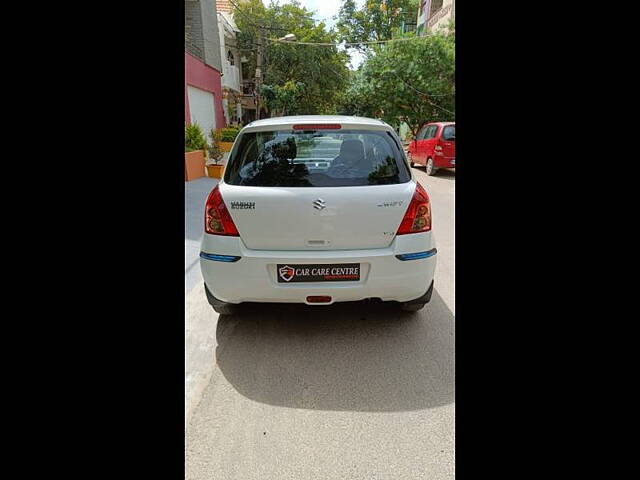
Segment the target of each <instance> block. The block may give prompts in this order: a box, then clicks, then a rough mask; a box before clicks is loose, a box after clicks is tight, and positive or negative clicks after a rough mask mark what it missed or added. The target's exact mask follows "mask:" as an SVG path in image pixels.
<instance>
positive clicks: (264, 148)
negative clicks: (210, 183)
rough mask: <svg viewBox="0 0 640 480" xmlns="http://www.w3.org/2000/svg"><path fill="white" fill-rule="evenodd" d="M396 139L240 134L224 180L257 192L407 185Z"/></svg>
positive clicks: (336, 133)
mask: <svg viewBox="0 0 640 480" xmlns="http://www.w3.org/2000/svg"><path fill="white" fill-rule="evenodd" d="M400 148H401V147H400V145H399V144H398V142H397V140H396V138H395V137H394V136H393V135H392V134H391V132H388V131H375V130H301V131H297V130H280V131H270V132H249V133H243V134H241V136H240V138H239V139H238V141H237V142H236V145H235V146H234V148H233V151H232V152H231V157H230V159H229V162H228V166H227V171H226V173H225V177H224V180H225V182H226V183H228V184H231V185H247V186H256V187H346V186H358V185H388V184H395V183H406V182H408V181H409V180H410V179H411V175H410V173H409V171H408V168H407V166H406V163H405V162H404V160H403V156H402V151H401V149H400Z"/></svg>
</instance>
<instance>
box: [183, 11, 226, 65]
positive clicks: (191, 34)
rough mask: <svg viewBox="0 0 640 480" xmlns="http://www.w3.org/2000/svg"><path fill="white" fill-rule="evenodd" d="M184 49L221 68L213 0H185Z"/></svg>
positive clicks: (216, 18) (208, 63) (216, 19)
mask: <svg viewBox="0 0 640 480" xmlns="http://www.w3.org/2000/svg"><path fill="white" fill-rule="evenodd" d="M184 24H185V33H186V40H185V50H186V51H187V52H189V53H190V54H191V55H193V56H194V57H196V58H198V59H200V60H202V61H203V62H204V63H206V64H207V65H209V66H211V67H213V68H215V69H216V70H218V71H220V70H222V62H221V58H220V38H219V36H218V15H217V13H216V1H215V0H185V2H184Z"/></svg>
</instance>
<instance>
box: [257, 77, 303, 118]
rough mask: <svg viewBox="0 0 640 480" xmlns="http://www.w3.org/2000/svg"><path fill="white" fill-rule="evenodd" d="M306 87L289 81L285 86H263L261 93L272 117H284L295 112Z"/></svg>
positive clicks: (300, 83)
mask: <svg viewBox="0 0 640 480" xmlns="http://www.w3.org/2000/svg"><path fill="white" fill-rule="evenodd" d="M305 87H306V85H305V84H304V83H302V82H294V81H292V80H289V81H288V82H286V83H285V84H284V85H283V86H279V85H263V86H262V90H261V93H262V95H263V96H264V99H265V102H266V103H267V106H268V108H269V110H270V111H271V113H272V116H284V115H287V114H288V113H289V112H292V111H295V110H296V106H297V105H298V104H299V103H300V102H301V100H302V99H303V96H304V93H305Z"/></svg>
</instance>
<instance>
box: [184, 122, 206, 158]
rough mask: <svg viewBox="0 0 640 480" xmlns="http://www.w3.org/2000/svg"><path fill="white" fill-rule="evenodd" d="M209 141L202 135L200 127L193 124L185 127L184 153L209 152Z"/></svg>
mask: <svg viewBox="0 0 640 480" xmlns="http://www.w3.org/2000/svg"><path fill="white" fill-rule="evenodd" d="M207 148H208V145H207V139H206V138H205V136H204V134H203V133H202V129H201V128H200V125H198V124H197V123H192V124H190V125H185V127H184V151H185V152H193V151H195V150H204V151H205V152H206V151H207Z"/></svg>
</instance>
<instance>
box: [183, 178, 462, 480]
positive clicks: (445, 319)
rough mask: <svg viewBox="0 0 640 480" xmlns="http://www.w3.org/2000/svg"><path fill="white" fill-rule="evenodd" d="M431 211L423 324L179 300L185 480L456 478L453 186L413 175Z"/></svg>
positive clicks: (197, 296) (385, 313)
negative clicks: (431, 261)
mask: <svg viewBox="0 0 640 480" xmlns="http://www.w3.org/2000/svg"><path fill="white" fill-rule="evenodd" d="M416 172H417V176H418V178H419V181H420V182H421V183H422V184H423V185H424V186H425V188H426V189H427V191H428V193H429V195H430V198H431V201H432V206H433V224H434V232H435V234H436V241H437V247H438V263H437V268H436V277H435V282H436V283H435V291H434V294H433V297H432V300H431V302H430V303H429V304H428V305H427V306H426V307H425V308H424V309H423V310H422V311H420V312H417V313H413V314H407V313H400V312H398V311H397V310H396V309H394V308H393V307H389V306H385V305H383V306H375V307H372V306H369V307H362V306H356V305H332V306H329V307H315V308H314V307H307V306H304V305H300V306H296V305H288V306H274V305H261V306H258V307H255V308H253V309H250V310H247V311H245V312H243V313H242V314H240V315H237V316H233V317H230V316H226V315H222V316H220V317H218V316H217V314H215V312H213V310H211V308H210V307H209V305H208V304H207V303H206V299H205V298H204V293H203V291H202V287H201V285H198V286H196V287H194V288H193V289H192V290H191V291H190V292H189V293H188V295H187V299H186V307H185V308H186V316H187V325H186V340H185V345H186V350H187V352H186V353H187V358H186V367H185V368H186V372H185V373H186V397H187V398H186V405H187V408H186V417H185V418H186V420H185V421H186V422H187V424H186V426H187V434H186V444H187V445H186V478H188V479H189V480H205V479H206V480H213V479H243V480H249V479H260V480H263V479H296V480H298V479H323V480H326V479H363V480H364V479H367V480H369V479H419V478H424V479H430V480H437V479H452V478H454V328H455V325H454V312H455V309H454V302H455V290H454V280H455V276H454V271H455V259H454V244H455V240H454V222H455V216H454V209H455V173H452V172H449V171H440V172H439V173H438V175H437V176H435V177H427V176H426V175H425V174H424V170H422V169H420V170H416Z"/></svg>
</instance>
